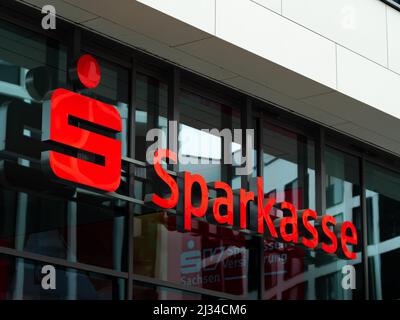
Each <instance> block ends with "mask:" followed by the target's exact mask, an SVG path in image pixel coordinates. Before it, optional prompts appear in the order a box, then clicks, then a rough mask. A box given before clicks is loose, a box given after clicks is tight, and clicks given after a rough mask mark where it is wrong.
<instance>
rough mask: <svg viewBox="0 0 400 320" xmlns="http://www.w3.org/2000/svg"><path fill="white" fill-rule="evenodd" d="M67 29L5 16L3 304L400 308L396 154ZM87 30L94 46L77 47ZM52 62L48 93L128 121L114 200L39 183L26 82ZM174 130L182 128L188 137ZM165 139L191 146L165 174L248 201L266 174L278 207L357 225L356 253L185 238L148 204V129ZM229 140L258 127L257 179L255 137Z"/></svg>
mask: <svg viewBox="0 0 400 320" xmlns="http://www.w3.org/2000/svg"><path fill="white" fill-rule="evenodd" d="M2 14H3V15H5V13H4V12H3V13H2ZM67 27H68V28H69V29H68V30H74V31H73V33H74V34H75V36H74V37H69V36H66V35H65V34H64V33H63V32H64V31H62V30H63V28H60V31H57V32H59V33H60V34H59V35H57V36H56V37H49V36H47V35H43V33H41V31H40V30H37V31H36V32H34V31H31V30H27V29H24V28H22V27H21V26H19V24H18V19H16V20H15V21H13V22H10V21H6V20H5V19H4V20H3V19H2V18H1V17H0V40H1V41H0V268H1V269H2V271H1V272H0V274H1V281H0V299H160V300H163V299H181V300H186V299H191V300H203V299H204V300H207V299H231V298H232V299H237V298H242V299H270V300H287V299H292V300H295V299H297V300H302V299H344V300H351V299H365V298H371V299H398V298H400V297H399V292H400V282H399V281H397V280H396V279H397V278H396V271H395V270H396V269H397V267H398V266H399V262H398V261H399V255H400V240H399V235H400V218H399V215H398V212H397V210H398V209H400V199H399V194H400V175H399V173H398V172H396V171H395V170H396V163H395V162H392V163H391V161H388V160H387V159H385V158H387V157H386V154H384V153H383V152H381V151H379V150H374V152H375V154H379V156H377V157H376V159H375V160H376V161H375V160H374V159H371V158H370V157H369V156H368V153H367V152H362V151H356V149H357V148H351V147H350V148H349V147H348V145H347V144H346V143H345V141H346V139H347V137H343V136H340V137H341V138H340V139H339V143H338V142H337V140H338V139H334V137H332V134H326V133H327V132H328V133H329V130H328V129H326V128H323V127H320V126H319V125H318V124H315V123H312V122H310V121H308V120H304V119H300V118H292V117H293V116H292V115H288V114H286V113H285V112H284V111H282V110H279V111H276V109H274V107H273V106H271V105H269V104H266V103H264V102H261V101H255V99H253V98H250V97H246V96H244V95H242V94H241V93H238V92H233V91H232V90H228V89H227V88H224V87H221V86H220V85H218V84H216V83H212V82H210V81H208V80H205V79H201V78H200V77H198V76H195V75H192V74H189V73H188V72H187V71H183V70H180V69H177V68H176V67H173V66H171V65H168V64H166V63H165V62H163V63H161V62H160V61H157V60H156V59H154V58H150V57H143V54H140V55H138V56H137V57H136V58H135V59H133V60H132V59H131V57H132V55H135V54H136V52H134V51H133V50H130V49H129V52H130V53H129V55H127V56H124V52H126V50H127V48H124V47H120V45H118V44H115V43H110V45H111V46H112V47H113V48H115V52H114V53H111V54H110V52H109V50H107V48H99V46H96V45H95V43H96V37H95V36H94V35H92V34H90V33H89V32H87V31H83V30H79V29H75V28H76V27H74V26H70V25H67ZM32 30H34V28H32ZM80 33H83V34H84V37H82V39H85V41H76V39H79V37H78V36H76V34H80ZM70 38H73V39H70ZM58 39H61V40H58ZM103 40H104V41H106V40H105V39H103ZM83 42H84V43H83ZM92 44H93V46H92ZM71 48H72V49H73V50H71ZM82 48H83V49H82ZM103 49H104V50H103ZM74 52H79V53H80V54H84V53H87V52H89V53H91V54H92V55H94V56H95V57H96V58H97V59H98V61H99V64H100V67H101V71H102V75H103V76H102V81H101V84H100V86H99V87H98V88H96V89H95V90H90V89H85V90H81V89H79V88H76V87H74V84H73V83H72V82H71V79H70V77H69V76H68V73H69V68H70V67H71V64H72V62H71V61H74V60H75V59H76V56H75V55H76V53H74ZM42 67H46V70H47V72H49V74H50V78H51V88H49V89H50V90H51V89H55V88H60V87H61V88H69V89H71V90H72V89H73V90H75V91H78V92H79V93H80V94H82V95H85V96H89V97H92V98H95V99H97V100H100V101H102V102H105V103H108V104H111V105H113V106H115V108H116V109H117V110H118V111H119V114H120V116H121V119H122V132H121V133H120V134H119V135H118V138H119V139H120V140H121V142H122V157H123V159H122V171H121V177H122V178H121V185H120V187H119V189H118V190H117V191H116V192H114V193H108V194H107V193H101V192H97V191H95V190H89V189H85V188H83V187H78V186H71V185H64V184H61V183H59V182H54V181H52V180H49V179H48V177H47V176H46V175H45V174H44V173H43V172H42V170H41V152H42V151H43V150H45V145H44V143H43V142H41V139H40V137H41V130H42V127H41V126H42V101H41V99H40V98H38V97H32V96H31V94H30V92H29V91H28V90H27V86H26V83H27V81H28V80H29V76H27V75H28V73H29V72H30V71H32V70H36V69H37V68H42ZM270 111H274V112H278V113H279V116H276V114H274V113H271V112H270ZM169 121H176V123H177V128H176V132H174V129H173V127H170V126H169ZM73 125H76V126H78V127H79V126H81V125H82V123H80V122H79V121H77V122H76V123H73ZM156 128H158V129H161V131H162V132H163V133H164V135H163V137H162V138H161V141H158V143H159V146H162V147H168V146H169V145H170V142H169V141H168V140H169V139H168V138H169V137H170V136H171V135H172V134H176V135H178V136H179V137H178V138H179V139H178V147H179V152H180V156H181V161H180V162H179V163H178V165H176V166H172V165H170V164H168V165H167V164H166V165H165V166H164V167H168V169H170V170H172V171H175V173H176V174H179V173H182V172H184V171H190V172H191V173H198V174H201V175H202V176H203V177H204V178H205V180H206V182H207V183H212V182H214V181H216V180H220V181H224V182H226V183H227V184H229V185H230V186H231V187H232V189H233V192H234V194H235V197H236V195H237V193H238V191H239V189H241V188H244V189H247V190H251V188H252V181H254V180H253V179H254V177H256V176H262V177H263V179H264V180H263V182H264V184H263V187H264V194H265V198H266V199H268V198H270V197H273V198H275V199H276V200H277V202H283V201H289V202H291V203H293V204H294V205H295V206H296V208H298V210H299V211H302V210H304V209H307V208H310V209H313V210H315V211H317V213H318V217H319V218H322V217H323V216H325V215H331V216H333V217H334V218H335V219H336V222H337V223H338V225H341V224H342V223H343V222H344V221H351V222H353V224H354V225H355V227H356V229H357V232H358V235H359V236H358V239H359V242H358V244H357V245H354V246H353V247H352V248H351V250H352V251H353V252H356V253H357V258H356V259H355V260H351V261H350V260H347V259H345V257H344V256H343V252H341V251H340V250H339V251H338V252H337V254H327V253H326V252H324V251H322V250H321V248H319V247H317V248H316V249H315V250H310V249H307V248H306V247H304V246H300V245H297V244H296V245H293V244H288V243H284V242H281V241H279V240H276V239H270V238H268V237H265V238H263V237H261V236H259V235H257V234H255V233H254V232H251V231H250V230H247V231H245V232H243V231H242V230H240V229H238V228H235V227H233V228H231V227H227V226H222V225H217V224H215V223H213V222H207V221H203V220H196V221H193V223H192V230H191V231H190V232H181V231H178V217H177V214H176V212H167V211H163V210H161V209H156V208H154V207H153V206H151V205H149V204H148V203H147V201H146V195H148V194H150V193H152V192H155V191H160V190H161V191H163V188H164V187H163V186H160V184H159V181H158V180H156V179H155V177H154V175H153V172H152V171H151V170H150V167H149V166H147V164H146V162H145V161H146V151H147V149H148V148H149V147H150V146H151V144H152V143H154V140H152V139H149V137H148V133H149V131H150V130H151V129H156ZM226 129H229V132H231V131H232V130H234V129H254V133H255V139H254V142H255V144H254V147H253V149H252V150H251V154H250V155H249V156H251V157H252V159H253V160H254V161H253V162H254V164H253V168H252V169H254V170H253V171H252V172H249V174H248V175H247V176H240V175H238V173H237V170H235V169H237V168H238V167H240V166H241V165H242V164H241V156H243V155H244V153H245V149H246V148H245V147H246V143H247V142H246V143H245V142H244V141H243V140H237V139H233V140H232V139H230V140H229V139H226V137H225V136H223V135H222V136H221V135H220V133H223V132H224V130H226ZM226 132H228V131H226ZM231 138H235V137H231ZM349 139H350V138H349ZM351 141H352V143H353V140H351ZM355 143H356V144H357V145H358V146H360V148H362V147H363V146H364V145H363V144H362V143H361V142H355ZM357 150H358V149H357ZM74 156H75V157H77V158H81V159H89V160H90V158H88V155H87V154H84V153H80V152H77V153H76V154H74ZM226 156H229V158H231V159H232V163H231V164H226V163H225V161H224V159H225V158H226ZM196 197H198V195H197V194H196V193H195V192H194V193H193V200H196ZM235 199H236V198H235ZM249 212H250V216H251V215H252V214H254V211H252V210H250V211H249ZM272 213H273V216H274V218H277V219H279V218H282V217H284V214H285V213H284V212H283V211H282V210H280V209H279V208H274V209H273V212H272ZM235 219H236V216H235ZM250 219H251V217H250ZM235 223H236V220H235ZM48 264H50V265H54V266H55V268H56V272H57V279H58V280H57V281H58V285H57V290H55V291H51V290H49V291H46V290H43V289H42V287H41V278H42V274H41V269H42V267H43V266H44V265H48ZM348 265H351V266H353V267H354V270H355V274H356V279H355V280H356V288H354V289H352V290H346V289H344V288H343V285H342V282H343V277H344V274H343V272H342V270H343V267H345V266H348Z"/></svg>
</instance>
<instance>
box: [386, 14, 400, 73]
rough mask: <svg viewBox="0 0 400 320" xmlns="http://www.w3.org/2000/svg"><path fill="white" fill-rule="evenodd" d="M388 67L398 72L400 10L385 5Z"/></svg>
mask: <svg viewBox="0 0 400 320" xmlns="http://www.w3.org/2000/svg"><path fill="white" fill-rule="evenodd" d="M387 23H388V48H389V57H388V59H389V68H390V69H392V70H393V71H395V72H397V73H399V74H400V12H399V11H397V10H395V9H393V8H391V7H389V6H387Z"/></svg>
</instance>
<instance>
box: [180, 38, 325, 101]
mask: <svg viewBox="0 0 400 320" xmlns="http://www.w3.org/2000/svg"><path fill="white" fill-rule="evenodd" d="M178 48H179V49H180V50H182V51H184V52H186V53H188V54H191V55H194V56H196V57H198V58H199V59H202V60H205V61H208V62H210V63H213V64H215V65H219V66H223V67H224V68H226V69H228V70H230V71H231V72H233V73H236V74H239V75H241V76H243V77H244V78H247V79H251V80H253V81H255V82H258V83H260V84H262V85H264V86H267V87H269V88H272V89H274V90H277V91H280V92H283V93H285V94H287V95H289V96H292V97H295V98H303V97H308V96H313V95H317V94H321V93H326V92H329V91H331V90H332V89H330V88H327V87H326V86H323V85H322V84H320V83H318V82H316V81H312V80H310V79H307V78H305V77H304V76H302V75H300V74H298V73H295V72H293V71H291V70H288V69H286V68H284V67H282V66H280V65H278V64H276V63H273V62H271V61H269V60H266V59H264V58H262V57H260V56H257V55H254V54H252V53H251V52H249V51H246V50H244V49H241V48H238V47H237V46H234V45H232V44H230V43H228V42H225V41H221V39H218V38H209V39H205V40H202V41H197V42H193V43H190V44H187V45H183V46H179V47H178Z"/></svg>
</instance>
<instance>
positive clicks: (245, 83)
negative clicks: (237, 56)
mask: <svg viewBox="0 0 400 320" xmlns="http://www.w3.org/2000/svg"><path fill="white" fill-rule="evenodd" d="M223 82H224V83H226V84H227V85H229V86H230V87H232V88H234V89H237V90H242V91H244V92H247V93H250V94H251V95H253V96H255V97H257V98H259V99H261V100H264V101H266V102H271V103H274V104H277V105H279V106H280V107H282V108H284V109H286V110H288V111H291V112H294V113H297V114H299V115H301V116H303V117H306V118H309V119H310V120H313V121H317V122H320V123H323V124H325V125H329V126H333V125H337V124H342V123H345V122H348V121H347V120H345V119H342V118H340V117H338V116H336V115H334V114H331V113H329V112H326V111H324V110H321V109H319V108H318V107H315V106H313V105H310V104H307V103H305V102H302V101H299V100H296V99H294V98H292V97H289V96H287V95H284V94H282V93H281V92H278V91H275V90H273V89H271V88H268V87H265V86H263V85H261V84H259V83H256V82H254V81H251V80H249V79H245V78H242V77H236V78H232V79H228V80H224V81H223Z"/></svg>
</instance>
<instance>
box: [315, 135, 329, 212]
mask: <svg viewBox="0 0 400 320" xmlns="http://www.w3.org/2000/svg"><path fill="white" fill-rule="evenodd" d="M325 172H326V171H325V132H324V129H323V128H320V132H319V137H318V139H317V141H316V150H315V175H316V181H315V189H316V190H315V191H316V208H317V213H318V215H323V214H324V213H325V211H326V185H325V182H326V181H325V179H326V174H325Z"/></svg>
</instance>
